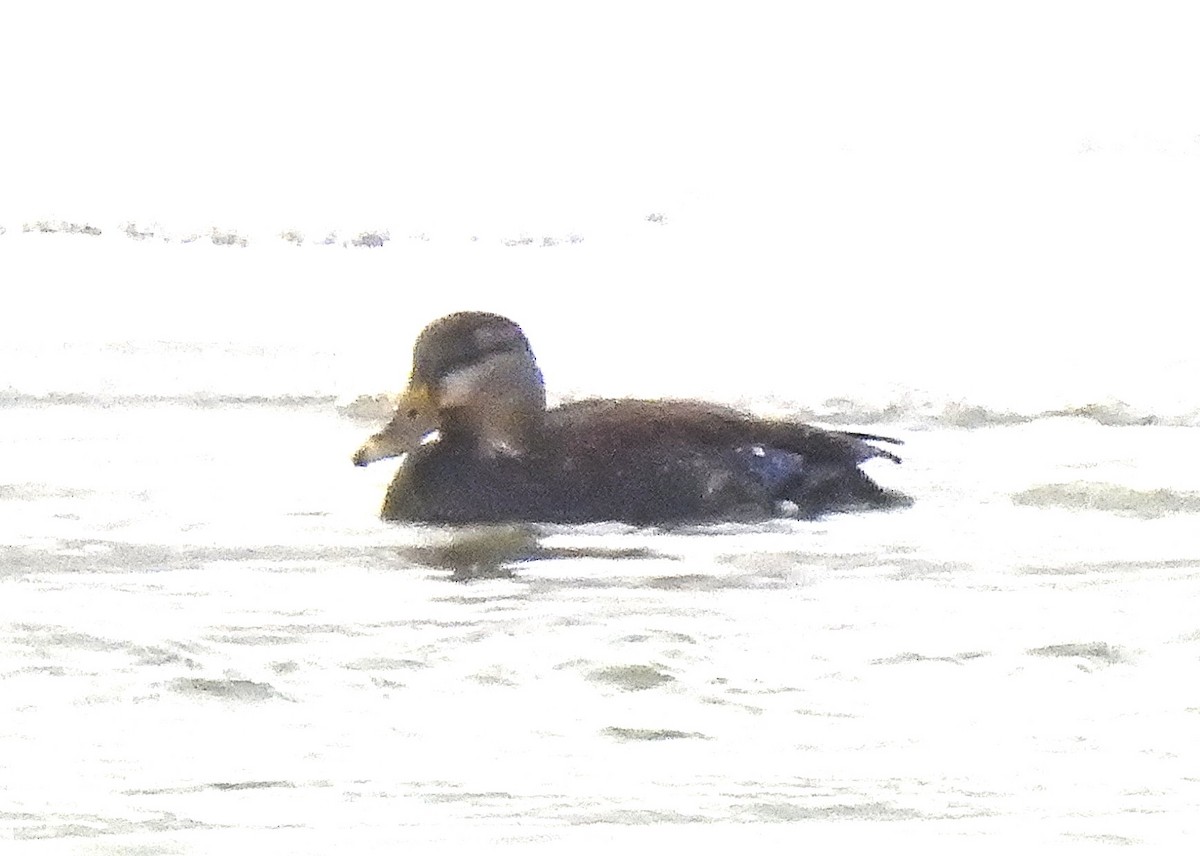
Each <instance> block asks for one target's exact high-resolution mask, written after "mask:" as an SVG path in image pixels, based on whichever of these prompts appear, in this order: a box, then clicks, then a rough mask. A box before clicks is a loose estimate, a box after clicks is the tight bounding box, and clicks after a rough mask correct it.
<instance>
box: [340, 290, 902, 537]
mask: <svg viewBox="0 0 1200 856" xmlns="http://www.w3.org/2000/svg"><path fill="white" fill-rule="evenodd" d="M897 442H898V441H896V440H893V439H890V438H887V437H878V436H875V435H871V434H858V433H851V432H845V431H831V430H826V429H823V428H816V427H813V426H810V425H804V424H801V423H798V422H790V421H783V420H773V419H760V418H757V417H754V416H751V415H749V414H747V413H743V412H741V411H738V410H735V409H732V408H728V407H723V406H720V405H715V404H707V403H703V402H698V401H647V400H635V399H619V400H614V399H590V400H584V401H575V402H571V403H568V404H563V405H561V406H558V407H554V408H550V409H547V407H546V392H545V387H544V385H543V381H542V373H541V371H540V369H539V368H538V365H537V361H536V360H535V359H534V355H533V350H532V348H531V347H530V345H529V340H528V339H526V338H525V334H524V333H523V332H522V330H521V328H520V327H519V326H517V325H516V324H515V323H514V322H512V321H510V320H509V319H507V318H504V317H503V316H500V315H493V314H491V313H487V312H458V313H455V314H453V315H448V316H446V317H445V318H441V319H439V320H437V321H434V322H433V323H432V324H430V325H429V326H428V327H426V328H425V329H424V330H423V331H422V332H421V334H420V335H419V336H418V337H417V342H416V345H415V346H414V347H413V365H412V375H411V377H410V380H409V384H408V388H407V389H406V390H405V392H404V393H403V395H402V396H401V398H400V401H399V404H398V406H397V408H396V412H395V415H394V416H393V417H392V420H391V421H390V422H389V423H388V424H387V426H386V427H385V428H384V429H383V430H382V431H380V432H379V433H378V434H375V435H374V436H372V437H371V438H370V439H368V440H367V442H366V443H365V444H364V445H363V446H362V448H360V449H359V450H358V451H357V452H356V453H355V454H354V458H353V460H354V463H355V464H356V465H357V466H366V465H367V464H370V463H372V462H373V461H378V460H381V459H384V458H390V457H395V456H398V455H404V456H405V458H404V460H403V461H402V463H401V465H400V469H399V471H398V472H397V473H396V477H395V478H394V479H393V481H392V483H391V485H390V486H389V488H388V491H387V495H386V497H385V498H384V502H383V512H382V515H383V517H384V519H386V520H409V521H424V522H431V523H481V522H516V521H527V522H545V523H582V522H588V521H602V520H614V521H625V522H628V523H634V524H642V525H650V524H670V523H686V522H704V521H720V520H755V519H764V518H767V517H771V516H775V515H778V514H781V513H784V514H790V515H792V516H798V517H816V516H819V515H821V514H824V513H827V512H831V511H850V510H859V509H871V508H887V507H892V506H897V505H905V504H908V502H909V500H908V498H907V497H906V496H904V495H902V494H899V493H896V492H893V491H890V490H886V489H884V488H881V487H880V486H879V485H877V484H876V483H875V482H874V481H872V480H871V479H870V477H868V476H867V475H866V473H864V472H863V471H862V470H861V469H859V465H860V464H862V463H863V462H864V461H866V460H868V459H871V458H875V457H882V458H887V459H889V460H892V461H896V462H897V463H899V461H900V459H899V458H898V457H897V456H896V455H895V454H893V453H892V452H891V451H889V450H887V449H886V448H882V447H881V446H879V445H877V444H880V443H897Z"/></svg>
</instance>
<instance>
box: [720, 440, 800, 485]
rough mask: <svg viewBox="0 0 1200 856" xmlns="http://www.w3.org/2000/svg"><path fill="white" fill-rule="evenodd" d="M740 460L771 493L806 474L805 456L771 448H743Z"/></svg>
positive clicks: (740, 449)
mask: <svg viewBox="0 0 1200 856" xmlns="http://www.w3.org/2000/svg"><path fill="white" fill-rule="evenodd" d="M735 453H736V454H737V456H738V460H739V461H740V462H741V463H742V466H744V467H745V468H746V470H747V471H748V472H750V474H751V475H753V476H754V477H755V478H756V479H758V480H759V481H760V482H761V483H762V485H763V487H764V488H766V489H767V491H768V492H769V493H776V492H778V491H780V490H781V489H783V488H784V487H785V486H786V485H787V484H788V483H789V482H792V481H794V480H796V479H797V478H799V477H800V476H801V475H803V474H804V456H803V455H800V454H797V453H795V452H787V451H784V450H782V449H772V448H771V447H769V446H742V447H740V448H738V449H736V450H735Z"/></svg>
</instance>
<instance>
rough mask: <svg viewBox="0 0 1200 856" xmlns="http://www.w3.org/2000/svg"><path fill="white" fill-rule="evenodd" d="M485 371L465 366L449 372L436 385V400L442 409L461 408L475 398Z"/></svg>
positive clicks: (478, 367) (477, 367)
mask: <svg viewBox="0 0 1200 856" xmlns="http://www.w3.org/2000/svg"><path fill="white" fill-rule="evenodd" d="M486 373H487V370H486V369H485V368H484V367H483V366H467V367H466V368H462V369H458V370H457V371H454V372H451V373H450V374H448V375H446V376H445V377H444V378H442V380H441V383H439V384H438V393H439V395H438V400H439V402H440V403H441V406H442V407H443V408H447V407H462V406H464V405H467V404H470V403H471V402H472V401H474V400H475V398H476V391H477V390H478V389H479V387H480V384H481V383H482V381H483V380H484V376H485V374H486Z"/></svg>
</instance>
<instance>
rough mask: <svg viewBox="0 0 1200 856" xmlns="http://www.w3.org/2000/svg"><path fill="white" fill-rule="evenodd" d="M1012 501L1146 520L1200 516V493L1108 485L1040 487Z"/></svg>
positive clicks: (1071, 484)
mask: <svg viewBox="0 0 1200 856" xmlns="http://www.w3.org/2000/svg"><path fill="white" fill-rule="evenodd" d="M1012 500H1013V502H1014V503H1016V504H1017V505H1026V506H1030V507H1033V508H1062V509H1067V510H1069V511H1107V512H1111V513H1113V514H1120V515H1123V516H1127V517H1138V518H1142V519H1144V520H1150V519H1154V518H1159V517H1167V516H1170V515H1175V514H1198V513H1200V493H1194V492H1192V491H1183V490H1170V489H1167V488H1155V489H1153V490H1138V489H1136V488H1131V487H1126V486H1125V485H1119V484H1111V483H1109V482H1071V483H1066V484H1045V485H1039V486H1038V487H1033V488H1029V489H1028V490H1023V491H1020V492H1019V493H1015V494H1013V496H1012Z"/></svg>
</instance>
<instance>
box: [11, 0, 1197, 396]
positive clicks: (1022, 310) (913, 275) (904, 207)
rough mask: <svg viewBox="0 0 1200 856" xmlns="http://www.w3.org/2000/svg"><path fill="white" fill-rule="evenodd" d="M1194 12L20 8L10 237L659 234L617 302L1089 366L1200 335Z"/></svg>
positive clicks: (869, 7) (1117, 6)
mask: <svg viewBox="0 0 1200 856" xmlns="http://www.w3.org/2000/svg"><path fill="white" fill-rule="evenodd" d="M1197 21H1200V16H1197V13H1196V7H1195V5H1194V4H1191V3H1157V2H1138V3H1133V2H1123V3H1113V2H1095V0H1088V2H1044V1H1043V0H1039V2H994V3H991V2H982V3H974V2H829V3H825V2H822V3H813V2H791V3H732V2H731V3H719V4H718V3H703V2H687V3H684V2H670V3H652V2H636V3H622V2H604V3H561V2H555V3H507V2H488V3H456V2H421V3H392V2H337V3H333V2H328V3H304V2H288V3H268V2H246V0H239V2H226V0H214V2H194V3H193V2H187V3H185V2H171V3H163V2H147V3H129V2H108V3H91V2H87V3H54V2H25V3H12V4H9V5H8V6H6V8H5V10H4V13H3V21H2V23H0V72H2V73H0V77H2V79H3V82H4V84H3V93H4V94H3V99H2V103H3V117H2V122H3V124H2V126H0V127H2V130H0V225H4V226H6V227H7V229H8V232H9V236H8V239H7V240H9V241H12V240H13V239H14V232H15V231H19V229H20V226H21V224H22V223H24V222H27V221H31V220H36V219H41V218H57V219H64V220H70V221H76V222H94V223H96V224H97V225H100V226H103V227H106V228H112V227H113V226H115V225H116V224H118V223H121V222H124V221H136V222H139V223H140V222H161V223H162V224H164V225H165V226H166V227H167V228H172V227H174V228H177V229H185V228H193V227H201V228H207V227H210V226H213V225H219V226H221V227H223V228H231V229H236V230H239V231H241V232H243V233H250V234H266V235H278V233H279V231H280V230H281V229H287V228H304V229H306V230H313V231H317V230H324V229H330V228H341V227H343V226H348V227H350V228H360V227H361V228H390V229H392V230H393V233H394V234H407V233H411V232H420V233H423V234H426V235H428V236H429V237H430V239H431V240H434V241H436V240H443V241H452V240H463V241H465V240H466V239H467V237H468V236H471V235H475V234H497V235H503V234H515V233H518V232H523V231H528V232H529V233H530V234H533V235H538V234H541V233H540V232H539V230H547V231H553V232H554V234H556V235H560V236H561V235H565V234H568V233H572V232H578V233H579V234H582V235H583V236H584V237H585V238H587V239H588V240H589V241H591V242H593V243H594V242H596V241H602V240H603V238H604V236H605V234H606V233H609V232H612V233H619V232H620V230H621V229H623V228H627V227H629V224H644V223H645V218H646V217H647V216H648V215H651V214H655V213H662V214H664V215H665V216H666V218H667V220H666V223H667V226H668V227H670V228H674V229H676V230H677V232H676V234H685V235H689V236H691V238H692V239H693V243H692V245H691V247H692V249H691V250H689V251H688V253H686V254H682V255H684V256H685V258H686V259H687V260H688V261H678V260H672V261H670V262H664V263H663V265H662V266H661V269H657V270H655V269H652V266H650V265H647V266H646V267H645V268H644V269H643V270H642V271H640V272H638V271H627V270H623V269H620V268H619V266H618V267H615V268H614V269H613V271H612V272H611V273H612V275H611V276H609V277H608V279H610V280H612V281H618V280H619V281H622V282H624V283H625V284H626V285H627V286H628V287H629V288H630V289H633V290H634V291H636V292H637V293H640V294H643V295H644V294H648V293H651V292H653V291H654V289H656V288H660V287H665V286H664V284H665V283H673V284H674V285H676V286H679V285H681V284H686V283H688V282H696V283H699V282H701V281H704V280H705V279H706V278H707V280H708V281H709V283H710V284H711V283H715V282H720V283H723V284H725V285H726V286H736V288H737V289H738V290H737V292H736V294H738V295H746V296H749V295H752V294H753V293H754V289H755V287H757V286H758V285H761V288H762V289H765V291H764V292H763V293H765V294H766V295H767V306H768V308H771V306H773V305H774V304H773V303H772V301H779V306H780V308H781V309H786V310H787V313H790V318H789V320H790V321H791V323H792V324H793V325H794V324H795V323H796V322H797V321H799V322H802V323H803V324H807V330H806V331H805V332H806V333H807V334H809V335H815V334H816V333H817V332H818V328H822V329H823V328H825V327H828V326H829V325H828V324H826V323H825V322H826V321H827V320H828V319H829V315H830V313H831V312H833V311H834V310H835V308H836V307H837V306H843V307H853V308H856V309H864V310H869V309H870V308H871V307H881V306H884V305H893V306H897V307H899V306H901V305H903V306H904V307H906V308H907V310H908V311H910V312H912V319H914V320H912V322H911V323H912V324H917V325H920V324H922V323H924V324H925V325H926V328H925V329H924V330H923V331H920V330H918V328H913V329H914V330H918V331H917V332H914V334H913V336H912V339H913V342H914V344H913V345H912V347H914V348H916V347H920V342H927V341H929V339H930V337H931V336H933V335H934V334H935V333H936V335H939V336H942V335H945V336H949V337H951V339H953V338H954V337H955V336H957V337H958V338H957V340H956V341H950V342H948V343H946V345H947V348H950V347H952V346H953V347H955V349H957V350H959V351H960V352H961V351H963V348H964V346H966V345H970V344H973V343H974V342H975V340H976V337H977V336H978V335H980V331H981V330H985V331H986V330H992V331H993V332H992V333H989V334H988V335H990V336H992V341H994V342H995V343H996V346H997V347H1003V348H1007V349H1010V350H1014V342H1013V339H1014V338H1015V339H1018V340H1019V339H1021V338H1022V337H1025V338H1030V339H1038V338H1042V339H1048V338H1051V337H1052V336H1054V335H1057V332H1061V331H1062V330H1064V329H1068V328H1078V329H1081V330H1089V331H1093V334H1092V335H1091V336H1090V339H1089V338H1088V337H1087V336H1077V337H1075V338H1074V339H1072V340H1071V341H1070V342H1069V343H1068V344H1066V345H1063V346H1061V348H1060V353H1059V354H1058V355H1057V356H1056V357H1055V358H1056V359H1062V360H1066V359H1068V358H1069V357H1070V354H1069V353H1067V352H1068V351H1070V352H1074V351H1078V349H1079V348H1080V347H1082V346H1083V345H1084V344H1087V343H1088V342H1089V341H1090V342H1091V345H1094V346H1095V350H1096V352H1097V355H1096V356H1095V357H1094V359H1101V358H1103V357H1104V355H1105V354H1110V355H1111V353H1112V352H1113V351H1114V349H1116V350H1121V349H1124V348H1128V347H1131V346H1130V345H1129V341H1131V340H1130V339H1129V337H1130V336H1133V337H1134V339H1136V340H1137V342H1136V343H1135V345H1134V346H1132V347H1136V348H1142V347H1143V346H1145V347H1151V348H1154V347H1161V346H1162V343H1163V342H1176V343H1178V342H1181V341H1183V340H1184V339H1190V337H1191V329H1192V321H1191V320H1190V319H1191V318H1192V316H1193V313H1189V312H1187V311H1186V309H1187V306H1188V305H1190V297H1187V298H1186V302H1183V301H1184V297H1183V296H1184V295H1190V294H1191V293H1192V292H1194V290H1195V288H1196V285H1197V281H1198V279H1200V259H1198V256H1200V249H1198V247H1200V244H1198V243H1197V237H1198V236H1200V49H1198V47H1197V45H1198V43H1200V38H1198V33H1200V30H1198V29H1197V26H1196V22H1197ZM505 230H508V231H507V232H506V231H505ZM318 233H319V232H318ZM660 234H662V235H667V234H668V233H667V232H666V231H660ZM589 246H590V244H589ZM614 246H615V244H614ZM718 249H720V250H721V252H720V253H718V252H717V250H718ZM2 252H3V250H2V248H0V253H2ZM615 252H616V253H617V254H619V253H620V247H616V249H615ZM628 252H629V253H632V252H633V250H632V249H631V250H629V251H628ZM589 264H591V262H589ZM596 264H599V263H598V262H596ZM689 265H690V267H689ZM569 275H571V276H582V274H581V273H574V274H569ZM514 279H520V276H518V275H516V274H514ZM801 288H802V289H803V290H804V293H808V294H816V295H818V297H817V298H813V299H816V300H817V301H818V304H819V305H818V306H816V307H815V308H811V307H810V310H809V314H808V316H807V317H806V316H804V315H803V314H800V315H796V314H795V313H796V312H797V309H798V308H799V309H801V310H803V309H804V307H805V306H806V305H807V304H805V303H804V301H802V300H800V299H799V298H798V297H796V295H798V294H800V293H801V292H800V291H799V289H801ZM820 295H824V296H820ZM796 302H799V304H800V305H799V307H798V306H796V305H793V304H794V303H796ZM676 303H677V304H678V303H679V301H678V300H676ZM502 308H506V307H502ZM818 310H819V313H821V314H820V315H819V317H815V316H818ZM722 311H724V310H722ZM938 313H942V314H945V313H949V315H950V316H952V317H955V318H956V319H957V321H956V323H955V324H954V325H946V324H940V325H938V324H935V323H934V322H931V321H921V320H920V319H921V318H926V319H928V318H936V317H938ZM783 314H784V313H781V312H775V311H769V312H761V311H758V313H757V315H750V316H747V317H748V319H749V321H750V322H752V323H758V324H762V325H764V326H766V327H772V329H776V330H781V329H782V328H781V324H782V322H781V321H780V318H781V316H782V315H783ZM866 314H869V312H867V313H866ZM877 314H882V313H877ZM526 317H527V316H526ZM421 320H422V321H423V320H425V319H421ZM719 320H720V319H719V318H718V319H717V320H716V321H713V322H712V323H713V324H714V325H715V324H716V323H717V321H719ZM412 323H413V325H416V323H417V322H416V321H413V322H412ZM698 323H699V322H698ZM839 323H841V322H840V321H839ZM905 323H908V322H905ZM1006 327H1007V328H1012V335H1011V336H1009V335H1008V334H1006V333H1004V334H1000V333H995V332H994V330H995V329H1001V328H1006ZM935 328H940V331H939V330H937V329H935ZM951 328H953V329H951ZM793 329H795V327H793ZM955 331H957V332H955ZM1056 331H1057V332H1056ZM1139 331H1140V332H1139ZM1135 334H1136V335H1135ZM828 335H829V336H831V337H837V336H844V331H842V330H841V329H833V330H832V331H830V332H829V333H828ZM1116 340H1119V341H1116ZM1145 343H1149V344H1148V345H1147V344H1145ZM939 347H940V346H939ZM1015 350H1019V348H1016V349H1015ZM938 353H940V351H938V349H933V351H931V356H930V357H929V359H928V361H927V362H928V365H929V366H933V365H934V364H936V363H937V362H938V361H939V360H940V359H941V358H940V357H939V356H938ZM1041 359H1043V358H1042V357H1039V358H1038V360H1035V361H1034V363H1033V364H1034V365H1040V364H1041V363H1040V362H1039V360H1041ZM1088 359H1089V360H1092V359H1093V357H1088ZM941 362H942V363H945V362H950V361H947V360H941ZM1127 365H1128V360H1126V359H1124V358H1120V359H1116V358H1113V370H1114V371H1120V370H1122V367H1123V366H1127ZM992 369H993V370H995V371H996V372H1002V371H1003V370H1004V364H1003V361H995V362H993V364H992ZM922 371H925V370H924V369H922ZM973 371H974V370H973ZM1138 373H1141V374H1146V372H1141V371H1140V370H1138V371H1137V372H1133V371H1131V372H1130V373H1129V377H1128V378H1126V379H1127V380H1129V381H1130V382H1131V383H1135V382H1137V381H1138V378H1137V377H1136V375H1137V374H1138ZM1159 374H1161V372H1159ZM1160 380H1161V378H1160Z"/></svg>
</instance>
